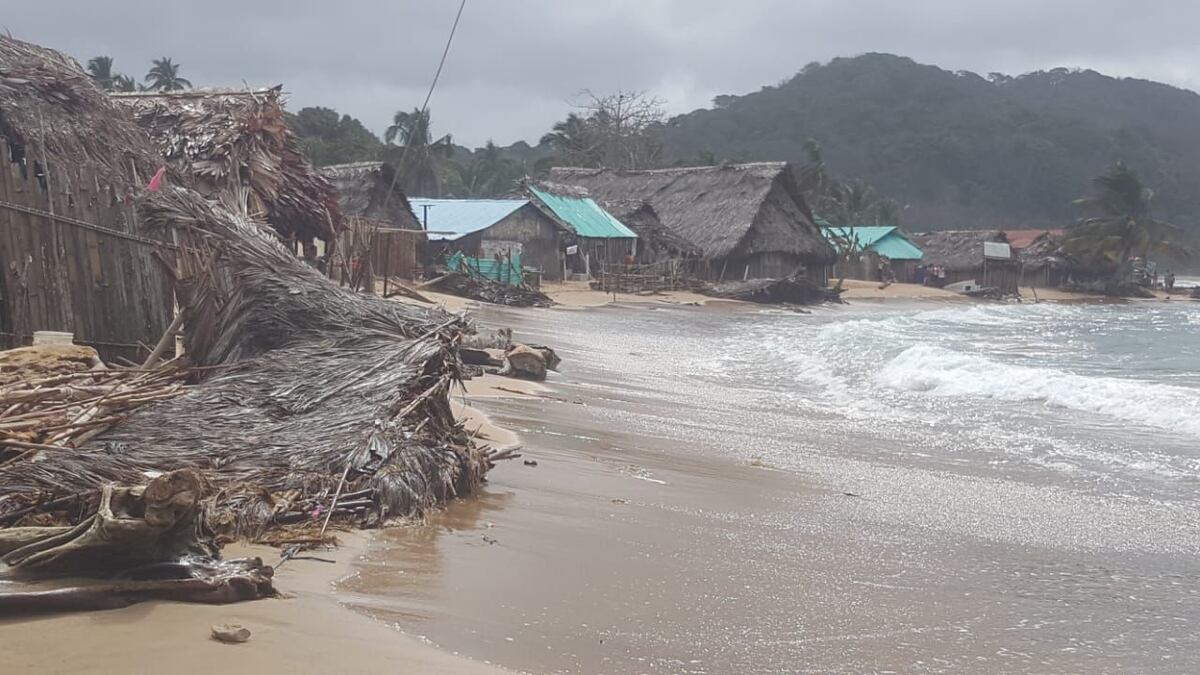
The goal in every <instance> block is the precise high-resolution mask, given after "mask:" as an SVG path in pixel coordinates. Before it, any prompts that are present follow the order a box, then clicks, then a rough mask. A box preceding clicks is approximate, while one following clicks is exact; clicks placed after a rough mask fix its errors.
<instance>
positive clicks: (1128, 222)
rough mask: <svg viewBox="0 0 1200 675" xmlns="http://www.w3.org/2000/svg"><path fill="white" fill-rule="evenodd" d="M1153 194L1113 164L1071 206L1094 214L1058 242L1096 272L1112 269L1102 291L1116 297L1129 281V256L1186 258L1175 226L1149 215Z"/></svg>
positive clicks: (1126, 170)
mask: <svg viewBox="0 0 1200 675" xmlns="http://www.w3.org/2000/svg"><path fill="white" fill-rule="evenodd" d="M1153 199H1154V191H1153V190H1150V189H1149V188H1147V187H1145V186H1144V185H1142V181H1141V180H1140V179H1139V178H1138V176H1137V173H1136V172H1134V171H1133V169H1130V168H1129V167H1127V166H1125V164H1124V163H1123V162H1117V163H1116V164H1115V165H1113V166H1112V168H1110V169H1109V170H1108V171H1106V172H1105V173H1103V174H1101V175H1100V176H1097V177H1096V178H1093V179H1092V194H1091V195H1089V196H1086V197H1081V198H1079V199H1077V200H1075V205H1076V206H1079V207H1081V208H1084V209H1087V210H1090V211H1092V212H1096V213H1098V215H1096V216H1094V217H1091V218H1086V219H1083V220H1081V221H1080V222H1079V223H1077V224H1076V225H1075V226H1074V227H1072V228H1071V231H1070V232H1069V233H1068V235H1067V237H1066V240H1065V241H1064V242H1063V245H1064V248H1065V250H1066V251H1067V252H1068V253H1071V254H1073V255H1075V256H1077V257H1078V258H1079V259H1081V260H1083V261H1085V262H1087V263H1089V264H1092V265H1094V266H1096V267H1099V268H1101V269H1103V268H1108V269H1111V270H1112V274H1111V277H1110V279H1109V282H1108V287H1107V289H1106V290H1107V291H1108V292H1109V293H1118V292H1120V290H1121V288H1122V287H1123V286H1125V285H1126V282H1127V281H1128V273H1129V263H1130V257H1131V256H1133V255H1140V256H1141V257H1142V258H1143V259H1145V258H1147V257H1149V256H1150V254H1152V253H1158V254H1163V253H1165V254H1170V255H1174V256H1177V257H1187V256H1188V255H1190V251H1189V250H1188V248H1187V247H1186V246H1184V245H1183V244H1182V243H1181V241H1180V240H1181V233H1180V230H1179V229H1178V228H1176V227H1175V226H1174V225H1171V224H1169V223H1164V222H1162V221H1158V220H1155V219H1154V218H1152V217H1151V215H1150V203H1151V201H1152V200H1153Z"/></svg>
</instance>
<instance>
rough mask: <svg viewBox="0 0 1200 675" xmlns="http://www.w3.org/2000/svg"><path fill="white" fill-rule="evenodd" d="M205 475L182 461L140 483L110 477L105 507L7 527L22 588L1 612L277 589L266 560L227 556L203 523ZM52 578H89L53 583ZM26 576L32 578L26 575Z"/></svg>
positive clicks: (9, 559) (7, 596)
mask: <svg viewBox="0 0 1200 675" xmlns="http://www.w3.org/2000/svg"><path fill="white" fill-rule="evenodd" d="M203 491H204V488H203V484H202V482H201V479H200V476H199V475H198V474H197V473H196V472H195V471H192V470H188V469H181V470H178V471H172V472H171V473H168V474H165V475H162V476H159V477H157V478H154V479H152V480H151V481H150V482H149V483H148V484H146V485H144V486H137V487H118V486H115V485H106V486H104V488H103V490H102V491H101V497H100V506H99V508H98V509H97V510H96V513H94V514H93V515H92V516H90V517H88V518H87V519H85V520H83V521H82V522H80V523H79V524H78V525H75V526H74V527H16V528H10V529H7V530H0V554H2V557H0V562H3V563H4V564H5V565H7V568H6V570H5V572H4V574H5V576H7V577H8V578H9V580H13V581H16V582H17V587H18V588H20V587H22V586H25V585H32V588H31V589H29V590H16V591H11V592H5V593H0V612H9V611H21V612H28V611H63V610H74V609H106V608H112V607H122V606H125V605H128V604H132V603H134V602H140V601H142V600H148V599H173V600H183V601H188V602H214V603H221V602H235V601H238V600H253V599H256V598H262V597H267V596H271V595H274V589H273V587H272V584H271V578H272V574H273V570H272V569H271V568H270V567H267V566H265V565H263V564H262V561H261V560H257V559H249V560H239V561H228V562H220V561H218V560H217V549H216V545H215V543H214V541H213V538H212V536H211V535H209V534H207V533H206V532H205V531H204V529H203V526H202V519H201V518H200V510H201V504H202V497H203ZM46 576H70V577H91V578H100V579H104V581H103V582H98V583H81V584H75V585H71V586H67V587H57V588H52V589H48V590H42V589H39V588H38V587H37V586H38V584H37V583H36V581H37V580H39V579H44V578H45V577H46ZM22 582H24V583H22Z"/></svg>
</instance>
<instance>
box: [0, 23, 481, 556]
mask: <svg viewBox="0 0 1200 675" xmlns="http://www.w3.org/2000/svg"><path fill="white" fill-rule="evenodd" d="M255 96H259V95H258V94H255V95H254V96H251V97H250V98H251V99H253V100H255V101H259V100H260V99H259V98H255ZM154 98H156V97H146V98H145V99H136V104H134V107H135V108H137V109H139V110H141V114H140V115H139V117H140V118H141V119H142V121H143V122H148V121H151V120H158V122H157V123H161V124H163V128H164V129H166V128H170V127H169V125H168V124H167V122H168V121H171V120H174V121H173V122H172V124H175V123H182V122H180V120H181V119H182V118H180V117H171V116H172V115H176V113H173V112H171V111H172V110H175V111H177V112H178V110H179V109H178V108H176V105H179V106H182V107H183V108H186V109H187V110H188V111H191V108H192V105H193V103H177V101H176V99H171V98H168V99H167V100H166V101H165V102H163V103H161V105H160V104H159V103H153V102H152V99H154ZM244 98H245V97H237V100H238V101H241V103H237V105H238V106H240V105H242V104H243V103H245V101H244V100H243V99H244ZM131 100H134V99H131ZM203 100H205V97H204V96H203V95H202V96H200V97H198V98H196V99H188V98H186V97H185V98H182V99H179V101H203ZM221 100H222V101H224V100H225V99H221ZM260 102H261V101H260ZM227 103H228V105H230V106H234V105H235V102H227ZM201 105H207V104H201ZM220 105H221V106H224V105H226V103H220ZM264 105H266V103H264ZM143 106H145V107H144V108H143ZM160 113H161V114H162V115H165V116H166V117H163V118H158V117H156V116H157V115H159V114H160ZM191 114H192V112H187V113H186V114H184V115H183V118H187V117H188V116H190V115H191ZM231 114H232V113H231ZM274 119H275V118H274V117H273V116H271V115H266V116H265V117H250V118H243V117H238V116H237V115H232V116H231V117H228V118H226V120H225V122H228V123H230V124H233V125H234V129H232V130H230V129H225V128H223V127H220V125H219V124H218V125H217V127H219V128H210V129H209V131H211V132H212V133H214V134H217V135H218V136H219V137H220V138H221V139H224V141H221V142H218V141H215V140H212V139H208V140H198V139H189V138H186V137H173V138H176V141H177V142H178V144H179V145H178V147H177V148H176V149H175V152H176V160H177V161H178V162H180V164H179V166H180V167H187V168H188V172H182V171H177V170H176V169H173V168H170V166H168V168H166V169H164V170H162V171H160V167H163V166H164V164H163V160H162V159H160V158H159V156H158V155H157V154H156V152H155V149H154V146H153V145H152V144H151V141H150V139H149V138H148V137H147V135H146V134H145V133H144V132H143V131H142V130H140V129H139V128H138V127H137V126H136V125H134V124H133V123H132V122H130V121H129V119H128V118H127V117H126V116H125V115H123V114H122V113H121V111H120V110H119V109H118V108H117V107H116V105H115V104H114V103H113V100H112V99H110V98H109V97H106V96H105V95H104V94H103V93H102V92H100V91H99V90H98V89H97V88H96V87H95V85H94V84H93V83H92V82H91V80H90V78H88V77H87V76H86V75H85V74H84V73H83V71H82V69H81V68H80V67H79V64H78V63H76V62H74V61H73V60H71V59H69V58H67V57H64V56H62V55H61V54H58V53H57V52H54V51H52V50H49V49H44V48H41V47H37V46H34V45H29V44H26V43H23V42H19V41H16V40H11V39H8V38H3V37H0V135H2V141H3V147H4V150H5V154H4V159H5V160H7V161H5V162H4V164H3V168H2V170H0V178H2V182H0V185H2V186H3V188H2V189H3V192H2V193H0V256H2V258H3V259H2V261H0V262H3V269H4V274H5V276H4V284H5V289H4V291H5V292H4V293H3V298H4V303H5V307H4V312H5V313H6V314H5V317H6V318H5V320H6V321H9V322H10V324H9V325H14V324H15V325H19V326H20V328H19V329H16V330H17V331H21V332H23V331H27V330H39V329H42V328H49V329H61V330H73V331H74V332H75V333H76V339H77V341H84V342H88V341H92V342H96V343H97V344H98V346H106V345H109V346H111V343H109V342H108V341H116V340H121V341H129V342H132V343H136V342H144V343H145V344H147V345H155V344H157V345H162V346H167V345H169V344H170V342H171V341H170V339H169V338H171V337H173V335H174V333H175V332H176V331H177V330H179V329H180V328H181V329H182V335H183V344H184V346H185V347H186V352H187V357H186V358H187V359H188V360H190V362H191V363H193V364H195V365H196V366H197V367H198V369H197V370H196V371H195V372H194V373H193V375H192V377H193V378H194V379H195V380H196V382H195V383H194V385H193V386H190V387H187V388H184V389H178V390H176V389H174V388H173V387H172V391H171V392H169V393H170V396H168V395H167V392H160V391H158V390H157V389H156V390H155V393H154V394H153V395H145V396H143V395H141V394H140V389H139V388H138V387H133V388H129V387H130V385H131V383H130V381H129V380H137V381H138V382H140V383H141V384H140V385H139V387H142V386H144V385H145V384H146V383H147V382H157V380H154V379H153V378H154V377H157V376H156V375H151V374H150V373H147V374H146V375H147V377H146V378H144V379H143V378H141V377H140V375H141V374H140V373H135V374H133V375H132V376H130V377H129V378H122V377H115V378H114V377H110V376H109V374H107V373H103V372H101V373H99V374H97V375H94V376H93V375H92V374H91V373H90V372H85V373H84V374H83V375H82V377H83V378H84V379H83V380H80V381H78V382H81V383H82V384H79V383H77V384H76V386H74V390H76V391H78V390H79V389H80V387H83V388H85V389H86V388H88V387H91V388H92V389H91V391H83V392H82V394H81V396H80V397H78V398H75V397H73V395H70V394H68V395H67V398H65V399H64V398H63V396H61V395H60V394H63V391H62V388H61V387H51V386H48V385H47V386H45V387H42V386H40V385H39V386H37V387H34V388H33V389H34V390H33V391H32V392H30V391H21V392H17V393H15V394H13V389H12V385H11V383H10V386H9V387H8V388H6V389H5V395H9V394H13V396H15V398H12V397H10V398H9V399H6V402H5V405H4V406H2V410H0V415H8V416H9V417H8V418H6V419H5V422H6V423H7V422H12V421H19V422H20V423H21V424H23V423H24V422H23V420H28V419H32V418H34V417H37V416H39V415H43V414H44V413H45V412H46V411H44V410H39V407H42V406H45V405H50V406H52V407H54V410H52V411H51V412H52V413H53V414H52V415H50V416H49V417H48V419H54V418H56V416H60V415H63V414H65V415H66V416H68V417H69V425H68V426H70V427H71V429H62V428H58V429H41V430H38V429H30V430H23V431H21V433H23V434H29V436H30V437H31V438H33V439H36V441H37V442H33V443H31V442H28V441H25V440H20V439H19V438H17V437H15V436H14V435H12V434H16V433H17V432H16V427H14V426H12V425H9V426H6V427H5V433H4V434H0V435H2V436H3V438H0V459H2V461H0V526H11V525H23V524H30V520H31V519H32V520H33V521H34V522H35V523H36V524H52V523H66V524H71V525H74V524H76V523H80V524H82V523H85V522H87V521H86V519H87V518H89V517H90V515H91V514H94V513H95V512H96V509H97V507H98V506H99V504H100V500H101V498H102V494H104V492H105V490H106V489H107V488H105V487H104V486H108V485H111V484H114V483H115V484H122V485H135V486H140V485H142V484H144V483H146V481H147V480H148V479H150V478H151V477H154V476H163V475H169V473H168V472H175V471H176V470H188V471H191V472H194V474H195V475H196V476H197V478H198V480H199V481H200V482H201V483H202V484H203V493H204V497H203V501H202V504H200V506H201V508H202V514H201V517H202V521H203V524H204V526H205V527H206V528H207V531H210V532H217V533H222V534H224V535H228V536H239V535H244V536H249V537H257V536H259V535H260V534H262V533H263V532H266V531H270V530H274V529H276V528H279V527H283V526H288V525H303V524H305V523H312V522H313V521H314V514H319V516H320V517H332V518H334V519H335V521H336V522H342V523H345V524H356V525H368V526H369V525H375V524H380V523H383V522H386V521H388V520H389V519H393V518H402V517H406V516H412V515H417V514H420V513H422V512H423V511H424V510H425V509H427V508H428V507H430V506H431V505H433V504H435V503H438V502H440V501H444V500H446V499H448V498H450V497H452V496H455V495H461V494H465V493H467V492H469V491H471V490H472V489H473V488H474V487H475V486H477V485H478V484H479V482H480V481H481V480H482V479H483V476H484V473H485V471H486V470H487V469H488V468H489V466H490V461H491V460H494V459H496V456H495V455H489V454H488V452H487V451H486V450H485V449H483V448H481V447H479V446H476V445H475V444H474V443H473V442H472V439H471V437H470V436H469V435H468V434H467V433H466V432H465V431H464V430H463V428H462V427H461V425H459V424H458V423H457V422H456V421H455V419H454V416H453V414H452V411H451V409H450V401H449V393H450V390H451V389H452V388H453V387H454V386H456V384H457V383H458V382H459V381H460V378H461V377H462V369H461V364H460V361H459V358H458V347H457V345H458V343H459V341H460V340H461V338H462V336H463V334H464V333H469V332H470V331H471V330H472V329H471V326H470V325H469V324H468V323H467V321H466V320H465V319H464V318H462V317H459V316H451V315H447V314H445V313H443V312H441V311H438V310H433V309H425V308H420V307H416V306H411V305H406V304H402V303H395V302H388V301H386V300H384V299H382V298H379V297H377V296H374V295H367V294H361V293H354V292H351V291H349V290H347V289H344V288H340V287H339V286H338V285H337V284H336V283H334V282H332V281H330V280H329V279H327V278H326V277H324V276H322V275H321V274H320V273H319V272H318V271H317V270H316V269H314V268H313V267H311V266H309V265H306V264H304V262H302V261H301V260H299V259H298V258H297V257H296V256H295V255H294V252H293V251H290V250H289V249H288V248H287V247H286V246H285V244H284V242H282V241H281V240H280V237H279V234H278V232H279V230H278V229H275V228H276V227H278V225H277V224H276V223H271V224H270V225H268V224H267V222H264V219H262V218H260V217H259V216H261V215H262V214H263V213H266V214H268V215H269V214H271V213H274V214H275V216H276V217H278V218H283V219H284V220H282V221H280V222H283V223H290V225H289V226H290V227H299V228H301V230H299V231H303V228H305V227H311V228H316V226H317V223H318V219H317V218H316V217H315V215H314V214H315V212H314V213H308V214H307V215H308V216H312V217H311V218H308V219H306V218H305V214H304V213H302V211H303V209H302V208H301V206H302V204H301V203H300V202H295V201H291V199H290V197H285V196H284V194H285V192H287V191H283V192H279V193H277V198H276V199H275V200H274V201H271V200H269V199H266V198H265V197H263V196H255V195H257V194H258V193H254V195H251V194H248V193H249V192H253V190H250V189H248V188H251V187H253V188H255V189H266V187H264V186H266V185H268V183H269V182H270V180H271V179H277V180H278V181H279V183H277V184H276V185H277V186H279V185H280V184H282V183H286V182H287V180H290V178H289V177H292V178H295V177H296V176H295V175H294V174H292V173H291V169H293V168H295V167H296V166H297V165H294V164H289V163H288V162H284V163H283V164H282V165H272V164H270V162H271V161H273V159H272V156H271V154H270V151H271V150H272V149H276V150H277V149H278V148H275V146H272V145H271V143H272V142H273V141H272V139H274V140H276V141H277V140H278V139H279V138H280V136H279V135H278V134H282V133H283V132H280V131H279V130H278V129H275V130H273V131H267V130H262V129H260V130H259V132H248V133H250V135H251V136H254V137H255V138H256V139H257V140H256V141H246V143H248V145H243V144H242V140H239V139H243V137H244V136H245V135H246V134H245V133H242V131H244V130H242V129H241V128H240V127H238V125H239V124H241V123H243V122H247V121H249V122H255V121H257V122H259V123H262V124H264V125H268V126H270V125H271V124H273V122H272V120H274ZM207 123H208V122H206V124H207ZM214 124H215V123H214ZM206 128H207V127H206ZM283 135H284V136H286V134H283ZM159 140H160V141H161V140H162V137H160V139H159ZM226 141H227V142H228V145H221V143H224V142H226ZM218 145H220V146H221V147H220V148H218V147H217V146H218ZM202 149H206V150H205V152H207V153H208V154H207V155H201V154H198V153H199V152H200V150H202ZM281 152H282V151H281ZM243 153H249V154H248V155H246V154H243ZM282 156H283V155H279V156H275V158H278V157H282ZM243 162H247V163H248V164H252V165H254V168H253V169H250V168H247V166H246V165H244V164H243ZM261 162H266V164H261ZM171 166H173V165H171ZM288 167H291V168H288ZM235 175H241V176H243V178H245V180H246V182H245V183H239V182H238V181H237V180H236V179H235ZM314 175H315V174H314ZM246 176H249V177H248V178H246ZM152 177H153V178H152ZM300 178H304V177H303V176H301V177H300ZM318 178H319V177H318ZM285 179H287V180H285ZM298 180H299V179H298ZM319 180H320V182H319V184H310V185H309V187H312V188H313V189H312V190H308V191H305V193H304V194H305V199H307V200H308V202H305V203H306V204H308V206H311V207H312V208H314V209H316V210H318V211H320V210H322V209H324V211H323V213H324V214H325V215H326V219H325V221H324V222H325V223H326V225H328V224H329V223H330V222H331V216H332V215H333V214H335V213H336V204H333V203H332V202H330V203H329V204H328V207H326V205H325V203H324V202H323V201H322V200H324V199H325V198H326V197H329V198H332V197H331V195H330V194H328V193H326V192H324V188H320V187H319V186H322V185H323V186H328V183H327V182H326V181H324V179H319ZM193 181H195V182H197V183H199V184H201V186H202V187H203V190H201V191H195V190H193V189H191V188H190V184H191V183H192V182H193ZM264 181H266V182H264ZM304 182H305V181H304V180H299V183H304ZM239 185H240V186H241V190H240V192H239V189H238V186H239ZM314 186H316V187H314ZM293 187H295V185H293ZM225 188H228V189H227V190H225ZM280 189H282V188H280ZM214 190H217V191H214ZM239 194H240V197H238V198H235V199H233V201H232V208H230V207H229V206H226V205H227V204H230V200H229V198H230V197H237V196H238V195H239ZM264 194H265V193H264ZM255 204H260V205H261V206H262V209H263V210H262V211H260V210H258V208H257V207H254V206H253V205H255ZM14 214H15V215H14ZM287 214H292V215H294V216H295V219H289V217H288V215H287ZM267 220H269V218H268V219H267ZM292 231H298V230H292ZM309 231H313V230H309ZM12 270H15V272H13V271H12ZM10 274H13V276H9V275H10ZM43 296H45V297H43ZM62 298H69V301H68V302H65V303H62V305H61V306H60V305H58V304H55V303H56V302H58V301H59V300H60V299H62ZM175 299H177V300H178V304H179V306H180V307H181V310H182V311H181V313H180V314H179V315H178V316H177V317H176V318H175V319H173V318H172V317H173V315H174V313H173V311H172V305H173V300H175ZM20 303H24V304H20ZM16 322H20V323H16ZM9 337H17V338H19V337H21V334H20V333H18V334H17V335H15V336H14V335H10V336H9ZM118 346H119V345H118ZM155 351H156V354H152V355H151V358H147V359H144V360H143V359H141V358H138V359H137V362H138V363H139V364H144V365H145V366H146V367H149V366H151V365H153V363H154V359H155V358H157V357H158V355H159V354H161V352H159V351H158V350H157V349H156V350H155ZM101 353H103V351H102V352H101ZM139 356H140V355H139ZM163 358H171V355H170V354H169V353H167V354H165V355H163ZM177 358H178V357H176V359H177ZM178 363H179V361H178V360H173V361H172V364H176V365H177V364H178ZM70 377H71V378H74V377H77V375H71V376H70ZM71 381H72V382H73V383H76V382H77V381H76V380H74V379H72V380H71ZM111 383H115V384H111ZM110 384H111V386H110ZM106 387H107V388H110V389H111V388H120V387H126V389H124V390H120V391H123V392H124V393H120V391H117V389H113V391H114V392H117V393H116V394H110V393H107V392H108V391H109V389H106ZM100 390H104V392H105V393H98V392H100ZM130 392H132V394H131V393H130ZM117 394H119V395H117ZM160 394H161V395H162V396H161V397H160V396H159V395H160ZM176 394H177V395H176ZM55 396H58V398H57V399H56V398H55ZM47 401H48V402H49V403H47ZM135 402H136V403H138V404H139V405H137V406H131V405H130V404H132V403H135ZM60 404H62V405H64V406H65V408H63V409H59V408H58V407H56V406H58V405H60ZM64 409H65V410H66V411H67V412H66V413H63V410H64ZM13 417H20V418H21V420H14V419H13ZM101 423H103V424H101ZM17 426H20V424H18V425H17ZM54 426H61V425H59V424H58V423H57V422H55V423H54ZM85 426H86V431H84V432H81V429H82V427H85ZM72 429H73V431H72ZM67 431H70V432H71V433H69V434H67V433H65V432H67ZM76 432H80V433H76ZM93 432H99V433H93ZM14 451H15V452H14ZM192 492H193V494H194V491H192Z"/></svg>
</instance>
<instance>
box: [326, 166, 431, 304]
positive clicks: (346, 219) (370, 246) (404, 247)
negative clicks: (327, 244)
mask: <svg viewBox="0 0 1200 675" xmlns="http://www.w3.org/2000/svg"><path fill="white" fill-rule="evenodd" d="M320 172H321V175H322V176H324V177H325V178H327V179H329V181H330V182H332V183H333V185H334V188H335V189H336V190H337V195H338V212H339V213H340V214H341V216H342V222H343V223H344V225H345V229H344V230H343V231H342V233H341V234H340V235H339V238H338V246H337V248H336V249H335V251H334V254H333V255H329V256H326V264H327V265H328V266H329V270H328V271H329V274H330V275H331V276H332V277H333V278H334V279H337V280H338V281H339V282H341V281H346V280H347V279H349V280H350V285H351V286H352V287H355V288H369V287H372V285H373V284H374V283H375V282H374V278H375V277H381V278H382V279H383V281H384V284H385V285H386V284H387V283H388V282H389V280H390V279H391V278H393V277H397V278H400V279H413V278H415V277H416V276H417V273H418V272H419V271H420V270H421V264H420V260H421V256H422V253H423V252H424V250H425V243H426V239H425V232H424V228H423V227H422V226H421V222H420V221H419V220H417V216H416V214H415V213H413V209H412V204H411V203H410V202H409V201H408V197H407V196H406V195H405V194H404V191H403V190H401V189H400V187H399V185H398V184H397V181H396V169H395V167H394V166H392V165H391V164H389V163H387V162H355V163H352V164H335V165H333V166H324V167H321V169H320ZM383 291H384V293H387V289H386V288H385V289H383Z"/></svg>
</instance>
